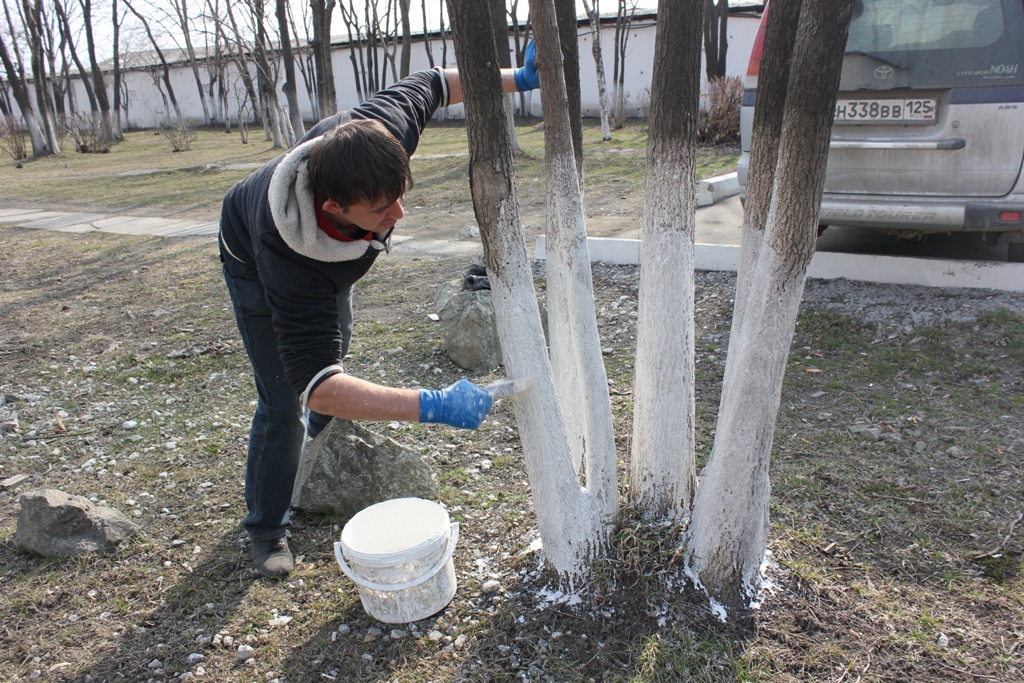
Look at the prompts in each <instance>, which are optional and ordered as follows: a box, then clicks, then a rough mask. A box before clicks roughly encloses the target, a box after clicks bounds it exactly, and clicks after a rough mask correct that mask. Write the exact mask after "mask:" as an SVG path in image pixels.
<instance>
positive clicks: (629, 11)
mask: <svg viewBox="0 0 1024 683" xmlns="http://www.w3.org/2000/svg"><path fill="white" fill-rule="evenodd" d="M636 8H637V0H618V4H617V6H616V9H615V40H614V41H613V44H614V45H615V57H614V60H613V61H612V83H614V85H615V112H614V113H615V130H620V129H621V128H622V127H623V126H625V125H626V100H627V99H628V98H629V97H628V93H627V92H626V55H627V54H628V52H629V31H630V29H631V28H632V26H633V15H635V14H636Z"/></svg>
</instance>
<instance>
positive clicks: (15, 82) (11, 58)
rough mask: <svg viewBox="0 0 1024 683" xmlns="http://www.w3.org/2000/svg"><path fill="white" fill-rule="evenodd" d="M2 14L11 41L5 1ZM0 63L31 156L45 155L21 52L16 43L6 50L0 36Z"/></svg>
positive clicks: (12, 38) (9, 19)
mask: <svg viewBox="0 0 1024 683" xmlns="http://www.w3.org/2000/svg"><path fill="white" fill-rule="evenodd" d="M4 13H5V15H6V17H7V26H8V28H9V30H10V34H9V35H10V36H11V40H12V41H13V40H14V37H15V35H16V34H15V32H14V23H13V22H12V21H11V12H10V8H9V7H8V6H7V0H4ZM0 62H2V63H3V65H4V71H6V73H7V82H8V83H9V84H10V87H11V93H12V94H13V95H14V101H15V102H17V103H18V109H20V110H21V117H22V118H23V119H24V120H25V128H26V129H27V130H28V137H29V140H30V141H31V143H32V156H41V155H43V154H46V151H47V150H46V141H45V140H44V138H43V132H42V130H41V129H40V128H39V122H38V120H37V119H36V111H35V107H34V106H33V103H32V100H31V98H30V96H29V91H28V85H27V79H26V77H25V64H24V62H22V60H21V51H20V50H19V49H18V45H17V43H13V42H12V45H11V48H10V49H8V47H7V43H5V42H4V39H3V36H2V35H0Z"/></svg>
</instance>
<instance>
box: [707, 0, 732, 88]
mask: <svg viewBox="0 0 1024 683" xmlns="http://www.w3.org/2000/svg"><path fill="white" fill-rule="evenodd" d="M728 49H729V0H705V3H704V70H705V73H707V76H708V80H709V81H713V80H715V79H718V78H725V53H726V51H727V50H728Z"/></svg>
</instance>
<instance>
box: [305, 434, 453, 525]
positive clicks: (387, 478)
mask: <svg viewBox="0 0 1024 683" xmlns="http://www.w3.org/2000/svg"><path fill="white" fill-rule="evenodd" d="M437 494H438V488H437V484H436V483H435V482H434V480H433V479H432V478H431V476H430V468H428V467H427V465H426V463H424V462H423V460H422V459H421V458H420V456H419V455H417V454H416V453H415V452H413V451H412V450H410V449H408V448H406V447H405V446H402V445H401V444H399V443H398V442H396V441H395V440H394V439H390V438H387V437H383V436H380V435H377V434H375V433H373V432H371V431H370V430H368V429H366V428H365V427H363V426H361V425H359V424H357V423H354V422H349V421H348V420H339V419H337V418H335V419H333V420H331V422H330V424H328V425H327V427H326V428H325V429H324V430H323V431H322V432H321V433H320V434H318V435H317V437H316V438H315V439H313V440H312V441H311V442H310V443H308V444H307V445H306V450H305V451H304V452H303V454H302V460H301V461H300V462H299V471H298V474H297V475H296V477H295V488H294V489H293V491H292V507H295V508H298V509H300V510H305V511H307V512H315V513H321V514H323V513H329V512H337V513H338V514H341V515H343V516H345V517H351V516H352V515H354V514H356V513H357V512H359V511H360V510H362V509H363V508H365V507H369V506H370V505H373V504H374V503H380V502H382V501H385V500H391V499H392V498H433V497H435V496H437Z"/></svg>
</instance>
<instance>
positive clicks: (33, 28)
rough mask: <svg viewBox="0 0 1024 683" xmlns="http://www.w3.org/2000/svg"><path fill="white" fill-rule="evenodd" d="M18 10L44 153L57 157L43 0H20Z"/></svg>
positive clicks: (58, 146)
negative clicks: (27, 50) (43, 140)
mask: <svg viewBox="0 0 1024 683" xmlns="http://www.w3.org/2000/svg"><path fill="white" fill-rule="evenodd" d="M5 5H6V2H5ZM21 10H22V15H21V18H22V22H23V23H24V26H25V34H26V37H27V40H28V49H29V55H30V57H31V60H32V78H33V84H34V85H35V89H36V105H37V106H38V108H39V116H40V119H42V122H43V135H44V137H45V139H46V147H45V151H46V153H49V154H60V139H59V135H58V133H57V117H56V105H55V104H54V97H53V90H52V89H51V88H50V80H51V79H50V76H49V75H48V73H47V70H46V52H45V50H44V45H43V39H44V35H43V34H44V32H45V30H46V13H45V12H44V10H43V1H42V0H22V7H21ZM51 72H52V70H51Z"/></svg>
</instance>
